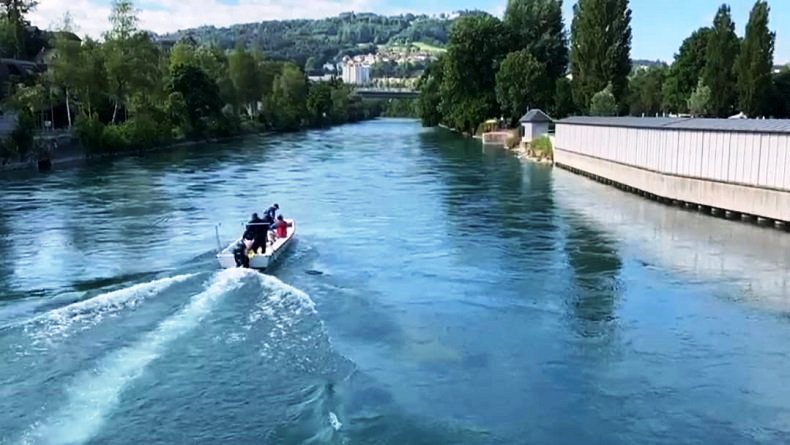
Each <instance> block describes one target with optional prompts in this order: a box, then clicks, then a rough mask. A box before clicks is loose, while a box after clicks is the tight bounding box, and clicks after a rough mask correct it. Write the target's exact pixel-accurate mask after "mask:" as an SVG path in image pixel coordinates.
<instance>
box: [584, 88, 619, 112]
mask: <svg viewBox="0 0 790 445" xmlns="http://www.w3.org/2000/svg"><path fill="white" fill-rule="evenodd" d="M590 114H591V115H592V116H615V115H616V114H617V99H615V97H614V93H612V84H609V85H607V86H606V88H604V89H603V90H601V91H599V92H597V93H595V94H594V95H593V97H592V99H591V100H590Z"/></svg>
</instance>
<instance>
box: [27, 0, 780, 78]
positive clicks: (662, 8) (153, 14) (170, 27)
mask: <svg viewBox="0 0 790 445" xmlns="http://www.w3.org/2000/svg"><path fill="white" fill-rule="evenodd" d="M135 3H136V5H137V7H138V9H140V10H141V14H140V16H141V20H142V26H143V27H144V28H146V29H149V30H152V31H155V32H158V33H162V32H167V31H176V30H178V29H183V28H189V27H195V26H200V25H206V24H209V25H216V26H226V25H230V24H234V23H249V22H255V21H260V20H266V19H286V18H318V17H326V16H332V15H337V14H338V13H340V12H345V11H356V12H377V13H381V14H397V13H401V12H413V13H428V14H436V13H441V12H448V13H449V12H452V11H455V10H459V9H482V10H485V11H489V12H491V13H493V14H495V15H498V16H501V15H502V13H503V11H504V9H505V3H506V0H431V1H425V0H137V1H136V2H135ZM721 3H722V1H721V0H631V9H632V10H633V21H632V27H633V36H634V37H633V43H632V44H633V48H632V51H631V56H632V57H633V58H635V59H651V60H652V59H660V60H666V61H671V60H672V56H673V54H674V53H675V51H677V49H678V47H679V46H680V43H681V42H682V41H683V39H684V38H685V37H687V36H688V35H689V34H691V32H692V31H693V30H695V29H696V28H698V27H700V26H705V25H709V24H710V23H711V22H712V21H713V16H714V15H715V14H716V10H717V9H718V6H719V5H720V4H721ZM727 3H729V5H730V6H731V8H732V13H733V20H734V21H735V24H736V27H737V28H736V32H737V33H738V35H741V36H742V35H743V32H744V27H745V25H746V21H747V20H748V17H749V10H750V9H751V7H752V5H753V4H754V0H730V1H729V2H727ZM573 4H575V0H565V2H564V5H563V7H564V11H565V24H566V26H567V27H568V28H570V21H571V17H572V11H573ZM768 4H769V5H770V7H771V23H770V27H771V29H773V30H775V31H776V32H777V36H776V50H775V53H774V57H775V60H776V62H777V63H788V62H790V0H769V1H768ZM109 5H110V0H39V6H38V8H37V10H36V11H35V12H34V13H33V15H32V16H31V19H32V22H33V23H34V24H36V25H38V26H41V27H45V28H47V27H49V26H50V25H52V24H53V23H56V22H58V21H59V19H60V18H61V17H62V16H63V14H64V12H65V11H67V10H68V11H70V12H71V14H72V16H73V17H74V19H75V21H76V23H77V25H78V28H79V33H80V34H89V35H93V36H98V35H100V34H101V32H102V31H104V30H106V29H107V26H108V25H107V16H108V15H109V11H110V6H109Z"/></svg>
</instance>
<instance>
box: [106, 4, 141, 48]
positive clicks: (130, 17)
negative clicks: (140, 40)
mask: <svg viewBox="0 0 790 445" xmlns="http://www.w3.org/2000/svg"><path fill="white" fill-rule="evenodd" d="M139 22H140V19H139V18H138V17H137V10H136V9H135V8H134V2H133V1H132V0H113V2H112V12H111V13H110V25H111V29H110V31H109V32H108V33H107V36H106V37H107V39H108V40H121V41H123V40H128V39H130V38H131V37H132V36H133V35H134V34H136V33H137V31H138V29H137V25H138V23H139Z"/></svg>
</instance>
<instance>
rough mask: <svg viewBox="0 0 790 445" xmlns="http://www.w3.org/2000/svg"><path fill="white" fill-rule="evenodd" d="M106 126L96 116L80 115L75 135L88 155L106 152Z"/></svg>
mask: <svg viewBox="0 0 790 445" xmlns="http://www.w3.org/2000/svg"><path fill="white" fill-rule="evenodd" d="M104 128H105V125H104V124H103V123H102V122H101V121H100V120H99V118H98V117H97V116H96V115H95V114H94V115H90V116H88V115H84V114H83V115H80V117H78V118H77V122H76V124H75V134H76V135H77V139H79V141H80V144H82V146H83V147H85V149H86V150H88V153H101V152H102V151H104V149H105V148H104Z"/></svg>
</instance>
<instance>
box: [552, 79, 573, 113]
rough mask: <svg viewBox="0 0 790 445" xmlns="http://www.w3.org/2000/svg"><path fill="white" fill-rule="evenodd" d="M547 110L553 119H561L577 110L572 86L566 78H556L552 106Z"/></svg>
mask: <svg viewBox="0 0 790 445" xmlns="http://www.w3.org/2000/svg"><path fill="white" fill-rule="evenodd" d="M549 111H550V114H551V116H553V117H554V118H555V119H561V118H563V117H567V116H570V115H572V114H575V113H576V112H578V108H576V103H575V102H574V101H573V87H572V86H571V81H570V80H568V78H566V77H561V78H559V79H557V84H556V86H555V88H554V106H553V107H552V108H550V109H549Z"/></svg>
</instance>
